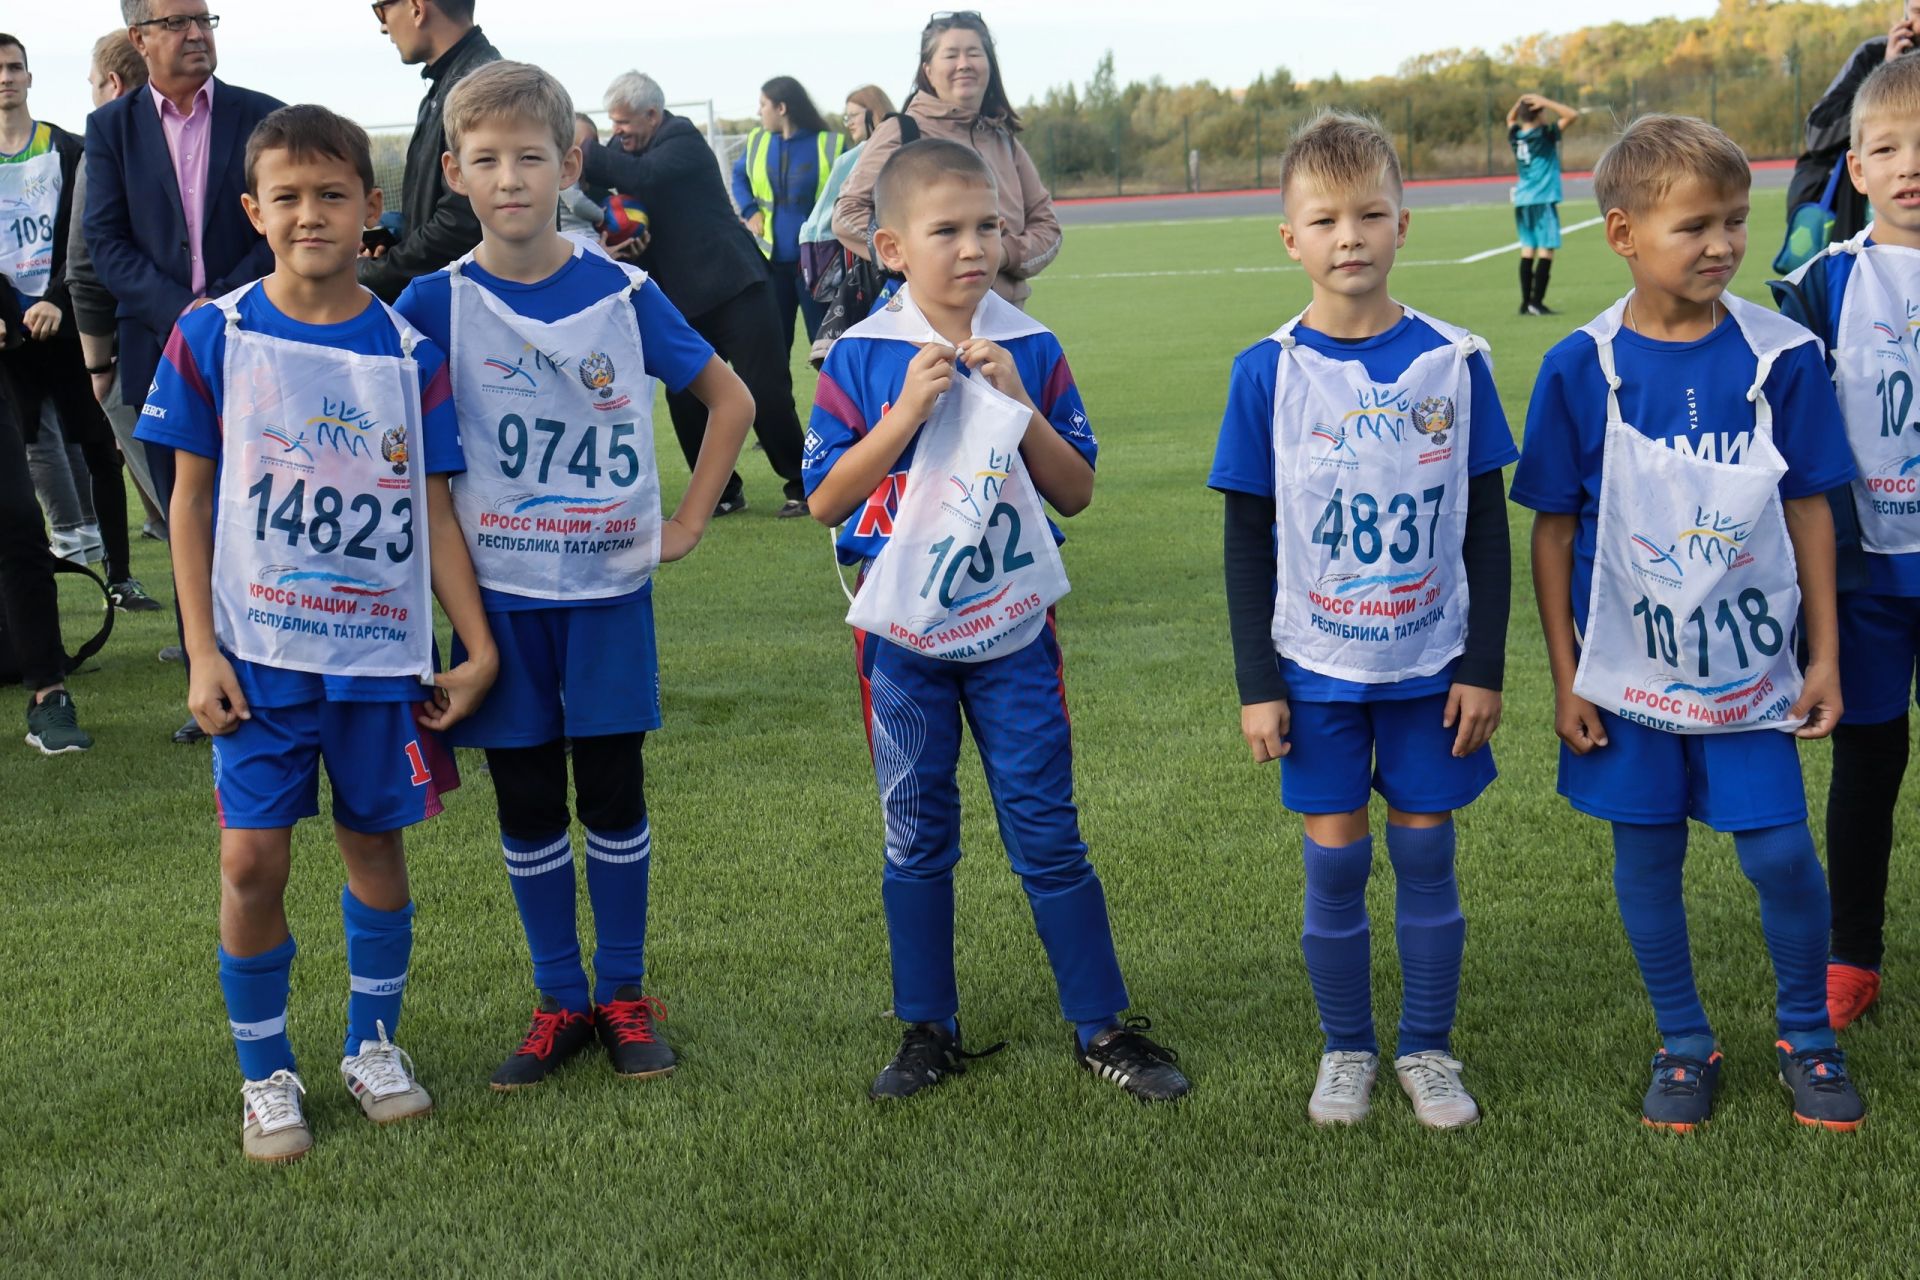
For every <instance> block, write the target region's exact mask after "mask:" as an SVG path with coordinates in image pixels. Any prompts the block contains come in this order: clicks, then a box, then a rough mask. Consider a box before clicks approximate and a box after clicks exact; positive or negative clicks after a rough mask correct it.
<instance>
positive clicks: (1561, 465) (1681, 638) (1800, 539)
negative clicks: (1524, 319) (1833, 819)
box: [1513, 116, 1865, 1132]
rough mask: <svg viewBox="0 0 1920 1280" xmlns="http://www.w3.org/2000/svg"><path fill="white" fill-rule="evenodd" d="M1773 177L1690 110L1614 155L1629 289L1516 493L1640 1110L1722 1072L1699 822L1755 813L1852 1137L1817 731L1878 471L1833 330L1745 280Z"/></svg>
mask: <svg viewBox="0 0 1920 1280" xmlns="http://www.w3.org/2000/svg"><path fill="white" fill-rule="evenodd" d="M1750 181H1751V174H1750V171H1749V169H1748V166H1747V159H1746V156H1745V155H1743V154H1742V153H1741V151H1740V149H1739V147H1737V146H1735V145H1734V143H1733V142H1732V140H1731V139H1729V138H1728V137H1727V136H1726V135H1725V134H1724V133H1721V132H1720V131H1719V130H1718V129H1715V128H1714V127H1713V126H1711V125H1709V124H1707V123H1705V122H1704V121H1700V120H1694V119H1689V118H1686V117H1679V116H1646V117H1643V118H1641V119H1640V120H1637V121H1635V122H1634V123H1633V124H1632V125H1631V126H1630V127H1629V128H1628V129H1627V131H1626V132H1625V133H1624V134H1622V135H1621V137H1620V139H1619V141H1618V142H1616V143H1615V144H1614V145H1613V147H1612V148H1610V149H1609V150H1608V152H1607V153H1606V155H1605V156H1603V157H1602V158H1601V160H1600V164H1599V167H1598V169H1597V170H1596V172H1595V174H1594V191H1595V195H1596V196H1597V197H1598V199H1599V204H1600V209H1601V211H1602V212H1603V213H1604V214H1605V217H1606V228H1607V230H1606V235H1607V244H1608V247H1609V248H1611V249H1612V250H1613V251H1614V253H1616V254H1618V255H1619V256H1620V257H1622V258H1624V259H1626V262H1627V267H1628V270H1629V272H1630V273H1631V275H1632V278H1633V291H1632V292H1631V293H1630V294H1628V296H1627V297H1626V298H1624V299H1622V300H1621V301H1620V302H1617V303H1615V304H1614V305H1613V306H1612V307H1610V308H1609V309H1608V310H1607V311H1606V312H1605V313H1604V314H1602V315H1601V316H1600V317H1598V318H1597V319H1595V320H1594V321H1593V322H1592V323H1590V324H1588V325H1586V326H1584V327H1583V328H1582V329H1581V330H1579V331H1578V332H1577V333H1574V334H1573V335H1572V336H1570V337H1568V338H1566V339H1565V340H1564V341H1562V342H1561V343H1560V344H1559V345H1557V346H1556V347H1554V348H1553V350H1551V351H1549V352H1548V353H1547V356H1546V359H1545V360H1544V361H1543V362H1542V364H1541V367H1540V376H1539V379H1538V381H1537V382H1536V383H1535V384H1534V390H1533V402H1532V404H1531V406H1530V407H1529V409H1528V413H1527V430H1526V447H1525V449H1524V450H1523V452H1522V454H1521V458H1520V466H1519V468H1518V470H1517V471H1516V473H1515V475H1514V483H1513V498H1514V501H1516V502H1518V503H1520V504H1522V505H1523V506H1528V507H1531V508H1533V510H1534V511H1536V512H1538V513H1539V514H1538V515H1537V516H1536V517H1535V520H1534V528H1533V570H1534V586H1535V589H1536V592H1537V594H1538V597H1539V605H1540V620H1541V625H1542V627H1543V629H1544V630H1545V632H1546V641H1547V655H1548V659H1549V662H1550V663H1551V666H1552V671H1553V682H1554V690H1555V711H1554V722H1555V723H1554V727H1555V730H1556V731H1557V733H1558V734H1559V736H1560V739H1561V742H1562V743H1563V746H1562V748H1561V753H1560V793H1561V794H1562V795H1564V796H1566V797H1567V799H1568V800H1569V801H1570V802H1571V803H1572V804H1573V807H1574V808H1576V809H1578V810H1580V811H1581V812H1582V813H1587V814H1591V815H1593V816H1594V817H1598V818H1602V819H1605V820H1607V821H1608V822H1610V823H1611V824H1612V827H1613V845H1614V872H1613V879H1614V890H1615V893H1616V896H1617V898H1618V901H1619V908H1620V918H1621V921H1622V923H1623V924H1624V925H1625V927H1626V932H1627V938H1628V941H1629V942H1630V943H1631V944H1632V946H1633V952H1634V957H1635V959H1636V960H1637V961H1638V962H1639V966H1640V973H1641V977H1642V978H1643V979H1644V980H1645V982H1646V987H1647V994H1648V996H1649V997H1650V998H1651V1000H1652V1003H1653V1008H1654V1014H1655V1019H1656V1024H1657V1027H1658V1030H1659V1033H1660V1037H1661V1043H1660V1047H1659V1049H1658V1051H1657V1052H1656V1054H1655V1055H1654V1059H1653V1079H1652V1082H1651V1084H1650V1085H1649V1087H1648V1089H1647V1093H1646V1096H1645V1099H1644V1101H1643V1104H1642V1118H1643V1120H1644V1122H1645V1123H1646V1124H1648V1125H1650V1126H1654V1127H1658V1128H1665V1129H1670V1130H1675V1131H1681V1132H1685V1131H1687V1130H1691V1129H1693V1128H1695V1127H1696V1126H1698V1125H1700V1124H1702V1123H1704V1122H1705V1121H1706V1120H1707V1119H1708V1117H1709V1116H1710V1115H1711V1114H1712V1110H1713V1098H1714V1092H1715V1089H1716V1087H1717V1085H1718V1083H1719V1076H1720V1063H1721V1055H1720V1049H1719V1046H1718V1044H1717V1043H1716V1041H1715V1039H1714V1035H1713V1030H1712V1027H1711V1026H1710V1024H1709V1023H1708V1021H1707V1016H1706V1012H1705V1010H1704V1009H1702V1008H1701V1005H1700V997H1699V993H1698V991H1697V990H1696V988H1695V986H1694V981H1693V966H1692V960H1691V957H1690V956H1689V954H1688V944H1687V917H1686V906H1685V902H1684V899H1683V897H1682V892H1681V873H1682V869H1683V866H1684V864H1685V861H1686V855H1687V820H1688V819H1689V818H1692V819H1695V820H1697V821H1699V822H1702V823H1704V824H1706V825H1707V826H1709V827H1712V828H1713V829H1715V830H1717V831H1726V832H1731V833H1732V835H1733V839H1734V847H1735V849H1736V850H1737V851H1738V853H1739V858H1740V868H1741V870H1742V871H1743V872H1744V873H1745V874H1746V876H1747V878H1748V879H1749V880H1750V881H1752V883H1753V886H1754V888H1755V889H1756V890H1757V891H1758V892H1759V896H1760V922H1761V927H1762V929H1763V931H1764V932H1765V935H1766V940H1767V948H1768V951H1769V952H1770V953H1771V955H1772V957H1773V965H1774V975H1775V978H1776V981H1777V993H1776V1018H1777V1025H1778V1031H1777V1036H1778V1038H1777V1041H1776V1045H1777V1050H1778V1052H1777V1059H1776V1061H1777V1064H1778V1069H1779V1073H1780V1079H1781V1082H1782V1083H1783V1084H1784V1085H1786V1086H1787V1088H1788V1089H1789V1091H1790V1092H1791V1094H1792V1099H1793V1114H1794V1117H1795V1118H1796V1119H1797V1120H1799V1121H1800V1122H1801V1123H1802V1124H1806V1125H1816V1126H1821V1127H1824V1128H1828V1129H1842V1130H1845V1129H1853V1128H1857V1127H1858V1126H1859V1124H1860V1122H1861V1119H1862V1117H1863V1116H1864V1114H1865V1109H1864V1107H1863V1106H1862V1104H1861V1102H1860V1096H1859V1094H1858V1092H1857V1091H1856V1090H1855V1089H1854V1086H1853V1083H1852V1081H1851V1079H1850V1078H1849V1077H1848V1074H1847V1070H1846V1062H1845V1058H1844V1056H1843V1055H1842V1054H1841V1052H1840V1050H1839V1049H1838V1048H1837V1047H1836V1046H1835V1044H1834V1036H1833V1030H1832V1028H1831V1027H1830V1026H1829V1025H1828V1018H1827V1006H1826V1000H1825V983H1824V979H1825V959H1826V935H1827V891H1826V884H1825V882H1824V881H1823V879H1822V877H1821V873H1820V861H1819V858H1818V857H1817V856H1816V854H1815V853H1814V847H1813V837H1812V834H1811V833H1810V832H1809V831H1808V829H1807V811H1806V793H1805V789H1804V786H1803V785H1802V782H1801V777H1800V760H1799V755H1798V752H1797V748H1796V743H1795V738H1796V737H1799V738H1820V737H1824V736H1826V735H1827V734H1828V733H1830V732H1832V730H1833V726H1834V722H1835V720H1836V719H1837V718H1838V716H1839V713H1840V704H1841V698H1840V679H1839V671H1838V667H1837V653H1836V650H1837V648H1838V641H1837V631H1836V622H1835V611H1834V536H1833V521H1832V518H1831V515H1830V514H1829V510H1828V506H1827V502H1826V499H1825V496H1824V495H1825V494H1826V492H1827V491H1828V490H1829V489H1832V488H1834V487H1836V486H1838V485H1842V484H1844V483H1846V482H1847V480H1848V479H1850V478H1851V477H1852V475H1853V473H1854V467H1853V461H1852V459H1851V458H1850V457H1848V455H1847V449H1846V443H1845V436H1844V432H1843V429H1842V424H1841V420H1840V412H1839V406H1838V405H1837V404H1836V403H1835V400H1834V395H1833V388H1832V385H1831V383H1830V382H1829V380H1828V378H1827V373H1826V369H1825V368H1824V367H1823V365H1822V363H1821V358H1820V348H1819V343H1818V341H1817V340H1816V339H1815V338H1814V336H1813V335H1812V334H1810V333H1808V332H1807V331H1806V330H1805V329H1804V328H1802V327H1801V326H1799V325H1797V324H1794V323H1793V322H1792V321H1789V320H1785V319H1782V318H1781V317H1779V316H1777V315H1775V314H1774V313H1772V312H1770V311H1767V310H1765V309H1764V308H1761V307H1757V306H1755V305H1754V304H1752V303H1749V302H1746V301H1744V300H1742V299H1740V298H1738V297H1736V296H1734V295H1733V294H1732V293H1730V292H1728V288H1727V287H1728V285H1729V284H1730V283H1731V282H1732V280H1733V276H1734V273H1735V272H1736V271H1737V270H1738V269H1739V266H1740V262H1741V259H1742V257H1743V256H1744V255H1745V252H1746V243H1747V216H1748V187H1749V183H1750ZM1803 610H1804V613H1803ZM1798 618H1804V627H1805V635H1804V639H1805V644H1806V650H1807V654H1808V663H1807V665H1806V668H1805V671H1804V673H1803V672H1802V669H1801V667H1800V666H1799V665H1798V663H1797V661H1796V658H1795V649H1796V645H1795V639H1796V636H1795V630H1796V626H1797V623H1796V619H1798Z"/></svg>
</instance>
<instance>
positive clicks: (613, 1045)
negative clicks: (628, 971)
mask: <svg viewBox="0 0 1920 1280" xmlns="http://www.w3.org/2000/svg"><path fill="white" fill-rule="evenodd" d="M666 1017H667V1007H666V1006H665V1005H663V1004H661V1003H660V1001H659V1000H658V999H656V998H655V997H653V996H643V995H641V994H640V988H639V987H636V986H632V985H629V986H624V987H621V988H619V989H618V990H616V991H615V992H614V993H613V999H611V1000H609V1001H607V1002H606V1003H605V1004H597V1005H595V1006H594V1007H593V1029H594V1031H595V1032H596V1033H598V1035H599V1036H600V1043H601V1044H603V1045H605V1046H606V1047H607V1060H608V1061H609V1062H611V1063H613V1071H614V1074H615V1075H621V1076H626V1077H627V1078H628V1079H630V1080H645V1079H649V1078H650V1077H653V1076H666V1075H672V1074H673V1069H674V1067H675V1066H676V1065H678V1063H679V1059H678V1058H676V1057H675V1056H674V1053H673V1050H672V1049H671V1048H669V1047H668V1046H667V1043H666V1041H664V1040H659V1039H656V1038H655V1036H654V1033H653V1024H654V1023H655V1022H656V1021H660V1022H664V1021H666Z"/></svg>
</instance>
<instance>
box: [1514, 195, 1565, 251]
mask: <svg viewBox="0 0 1920 1280" xmlns="http://www.w3.org/2000/svg"><path fill="white" fill-rule="evenodd" d="M1513 225H1514V230H1515V231H1517V232H1518V233H1519V237H1520V247H1521V248H1522V249H1558V248H1559V247H1560V206H1559V205H1557V204H1517V205H1515V206H1513Z"/></svg>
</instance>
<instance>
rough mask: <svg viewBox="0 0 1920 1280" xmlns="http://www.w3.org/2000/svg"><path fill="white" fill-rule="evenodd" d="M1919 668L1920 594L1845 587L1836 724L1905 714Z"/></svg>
mask: <svg viewBox="0 0 1920 1280" xmlns="http://www.w3.org/2000/svg"><path fill="white" fill-rule="evenodd" d="M1917 670H1920V598H1916V597H1914V596H1888V595H1881V594H1879V593H1878V592H1874V591H1849V592H1847V593H1846V594H1845V595H1843V596H1841V597H1840V702H1841V705H1842V706H1844V707H1845V708H1846V710H1845V711H1844V712H1842V713H1841V716H1840V722H1841V723H1842V724H1885V723H1886V722H1887V721H1889V720H1898V719H1899V718H1900V717H1901V716H1904V715H1905V714H1907V705H1908V704H1909V703H1910V702H1912V701H1913V700H1914V689H1915V673H1916V671H1917Z"/></svg>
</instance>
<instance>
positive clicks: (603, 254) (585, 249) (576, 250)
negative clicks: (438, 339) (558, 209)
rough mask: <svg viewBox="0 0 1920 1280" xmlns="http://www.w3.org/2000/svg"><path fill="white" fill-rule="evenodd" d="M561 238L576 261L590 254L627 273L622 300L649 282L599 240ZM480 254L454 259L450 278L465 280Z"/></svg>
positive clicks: (573, 234) (475, 251)
mask: <svg viewBox="0 0 1920 1280" xmlns="http://www.w3.org/2000/svg"><path fill="white" fill-rule="evenodd" d="M560 238H561V239H562V240H566V241H569V242H570V243H571V244H572V245H573V256H574V257H575V258H576V259H577V258H582V257H585V256H586V255H587V254H589V253H590V254H592V255H593V256H594V257H596V258H599V259H600V260H601V261H603V262H610V263H612V264H613V265H614V266H616V267H618V268H620V270H621V271H623V272H625V273H626V277H627V287H626V289H625V290H624V291H622V293H621V294H620V297H621V298H622V299H627V298H631V297H633V295H634V294H636V293H638V292H639V291H640V287H641V286H642V285H644V284H645V283H646V282H647V273H646V272H644V271H642V270H641V269H640V268H638V267H636V266H634V265H633V264H632V263H631V262H622V261H620V259H618V258H616V257H614V256H613V255H612V254H610V253H608V252H607V251H606V248H605V247H604V246H602V245H601V243H600V242H599V241H598V240H595V239H590V238H588V237H587V236H584V235H581V234H580V233H578V232H573V231H566V232H562V233H561V234H560ZM479 252H480V251H479V249H477V248H475V249H473V250H470V251H469V252H467V253H466V254H463V255H462V256H461V257H459V258H456V259H454V260H453V261H452V262H449V263H448V264H447V275H448V277H449V278H451V279H454V280H462V279H465V276H464V275H462V272H463V270H464V269H465V268H466V267H468V266H470V265H477V261H476V256H475V255H477V254H478V253H479ZM468 283H469V284H471V283H472V281H468Z"/></svg>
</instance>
